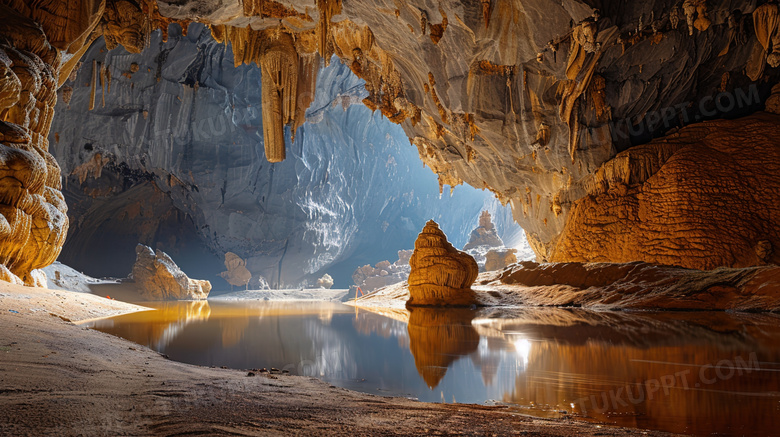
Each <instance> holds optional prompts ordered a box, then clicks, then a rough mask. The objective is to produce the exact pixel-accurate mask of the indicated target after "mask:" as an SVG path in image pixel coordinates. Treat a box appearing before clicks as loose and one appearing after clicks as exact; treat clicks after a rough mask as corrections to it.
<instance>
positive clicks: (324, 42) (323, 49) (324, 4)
mask: <svg viewBox="0 0 780 437" xmlns="http://www.w3.org/2000/svg"><path fill="white" fill-rule="evenodd" d="M317 8H318V9H319V14H320V18H319V21H318V22H317V51H318V52H319V53H320V56H322V57H323V58H324V59H325V64H328V63H329V62H330V55H331V53H329V52H328V39H329V38H330V24H331V19H332V18H333V16H334V15H338V14H339V13H341V0H317Z"/></svg>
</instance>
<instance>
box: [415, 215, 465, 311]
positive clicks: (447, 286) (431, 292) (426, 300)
mask: <svg viewBox="0 0 780 437" xmlns="http://www.w3.org/2000/svg"><path fill="white" fill-rule="evenodd" d="M409 265H410V266H411V267H412V270H411V273H410V274H409V294H410V297H409V300H408V301H407V303H406V305H407V306H419V305H432V306H469V305H473V304H474V303H475V302H476V300H475V298H474V292H473V291H472V290H471V284H473V283H474V280H475V279H476V278H477V274H478V273H479V267H478V266H477V262H476V261H474V258H472V257H471V256H470V255H469V254H467V253H465V252H461V251H459V250H457V249H455V248H454V247H453V246H452V244H450V242H449V241H447V236H446V235H445V234H444V232H442V231H441V229H439V225H438V224H436V222H434V221H433V220H429V221H428V223H426V225H425V228H423V230H422V232H420V235H419V236H418V237H417V241H415V243H414V253H413V254H412V258H411V259H410V260H409Z"/></svg>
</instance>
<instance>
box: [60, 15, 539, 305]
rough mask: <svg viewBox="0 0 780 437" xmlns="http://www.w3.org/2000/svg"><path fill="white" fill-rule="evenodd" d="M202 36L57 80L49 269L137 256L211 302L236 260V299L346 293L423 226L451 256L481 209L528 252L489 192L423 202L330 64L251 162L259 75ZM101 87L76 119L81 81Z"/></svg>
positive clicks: (349, 80) (402, 154)
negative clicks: (61, 91) (299, 111)
mask: <svg viewBox="0 0 780 437" xmlns="http://www.w3.org/2000/svg"><path fill="white" fill-rule="evenodd" d="M232 56H233V54H232V46H230V45H227V46H225V45H223V44H219V43H217V42H216V41H214V39H213V38H212V36H211V34H210V31H209V29H208V28H207V27H205V26H203V25H200V24H191V25H190V26H189V29H188V32H187V35H186V36H185V35H183V34H182V32H181V29H180V28H179V27H178V25H171V27H170V30H169V36H168V40H167V41H162V38H161V35H160V32H159V31H158V32H155V33H154V34H153V35H152V37H151V40H150V44H149V47H148V48H147V49H145V50H144V51H143V52H142V53H140V54H131V53H128V52H127V51H125V50H124V48H122V47H121V46H119V47H117V48H115V49H113V50H108V49H107V48H106V47H105V43H104V42H103V40H102V39H99V40H97V41H96V42H95V43H93V45H92V46H91V47H90V49H89V50H88V51H87V52H86V53H85V55H84V57H83V59H82V66H81V68H80V69H79V70H78V72H77V73H76V74H75V75H74V77H72V78H71V79H72V80H69V81H68V82H66V87H67V89H69V95H68V98H67V99H60V102H59V103H58V105H57V107H56V112H55V114H56V115H55V119H54V122H53V126H52V129H51V135H50V137H51V140H50V141H51V150H52V153H53V154H54V156H55V157H56V158H57V159H58V162H59V163H60V165H61V167H62V172H63V180H64V183H63V192H64V195H65V199H66V201H67V203H68V205H69V215H70V218H71V226H70V230H69V233H68V238H67V239H66V243H65V246H64V247H63V250H62V253H61V255H60V257H59V261H60V262H62V263H64V264H67V265H70V266H72V267H74V268H76V269H77V270H80V271H82V272H84V273H86V274H88V275H91V276H96V277H109V276H110V277H124V276H126V275H127V274H128V272H129V270H130V268H131V266H132V264H133V262H134V260H135V246H136V244H138V243H141V244H145V245H148V246H150V247H152V248H155V249H160V250H163V251H165V252H166V253H168V254H169V255H171V256H172V257H173V259H174V260H175V261H176V262H177V264H178V265H179V266H180V267H181V268H182V270H183V271H184V272H185V273H187V274H188V275H190V276H192V277H198V278H201V279H208V280H210V281H211V282H212V283H213V284H214V288H215V294H219V293H220V292H221V291H225V290H228V291H229V290H230V288H231V287H230V286H229V285H228V284H227V283H226V282H224V281H223V280H222V279H221V278H220V277H219V273H220V272H221V271H223V270H224V265H223V260H224V254H225V253H226V252H234V253H236V254H238V255H239V256H240V257H242V258H244V259H247V267H248V268H249V270H250V271H251V272H252V274H253V280H252V281H251V282H250V284H249V286H250V288H251V287H260V286H262V282H260V278H262V280H264V281H267V283H268V284H269V285H270V286H271V287H272V288H284V287H299V286H312V285H313V284H314V283H315V282H316V279H317V278H319V277H320V276H322V275H323V274H325V273H327V274H329V275H331V276H332V277H333V278H334V282H335V283H334V287H336V288H347V287H349V286H351V285H353V280H352V278H351V275H352V273H353V272H354V271H355V269H356V268H357V267H359V266H362V265H365V264H371V265H373V264H376V263H377V262H379V261H382V260H389V261H390V262H391V263H392V262H393V261H395V260H396V259H398V253H397V252H398V251H399V250H402V249H411V248H413V247H414V240H415V238H416V236H417V233H418V232H419V231H420V229H421V228H422V225H423V224H424V223H425V221H427V220H428V219H434V220H436V221H437V222H439V223H440V224H441V226H442V228H443V229H444V230H445V232H446V233H447V234H448V236H449V238H450V241H451V242H452V243H453V244H454V245H455V246H456V247H463V245H465V244H466V241H467V239H468V237H469V233H470V232H471V230H472V229H474V228H475V227H476V226H477V221H478V216H479V214H480V212H481V211H482V210H487V211H489V212H490V213H491V214H492V216H493V221H494V222H495V224H496V227H497V231H498V234H499V235H500V237H501V238H502V239H503V240H504V243H505V245H506V246H507V247H513V248H518V249H519V252H520V253H522V254H523V255H524V256H525V257H528V256H530V253H531V251H530V248H529V247H528V245H527V242H526V240H525V235H524V233H523V231H522V229H521V228H520V227H519V226H518V225H517V224H516V223H515V222H514V220H513V217H512V212H511V210H510V208H508V207H504V206H502V205H501V204H500V203H499V202H498V201H497V200H496V199H495V198H494V196H493V194H492V193H490V192H489V191H480V190H475V189H473V188H472V187H470V186H468V185H463V186H459V187H457V188H455V189H454V191H452V193H451V194H450V193H449V192H448V190H447V189H448V188H449V187H445V192H444V194H441V195H440V193H439V190H438V182H437V177H436V175H435V174H434V173H433V172H431V171H430V169H428V168H425V167H424V165H423V164H422V163H421V161H420V158H419V156H418V151H417V148H416V147H414V146H412V145H410V143H409V140H408V138H407V136H406V135H405V133H404V132H403V130H402V129H401V128H400V127H399V126H398V125H395V124H393V123H391V122H390V121H388V120H387V119H386V118H384V116H382V115H381V114H380V113H379V112H378V111H377V112H372V111H371V110H369V109H368V108H366V107H365V106H364V105H363V104H362V103H361V99H362V98H364V97H365V96H366V95H367V92H366V91H365V86H364V81H363V80H362V79H359V78H357V77H356V76H355V75H354V74H353V73H352V71H350V69H349V68H347V67H346V66H344V65H343V64H342V63H341V62H340V61H339V60H338V58H335V57H334V58H333V59H332V60H331V62H330V64H329V65H328V66H324V65H322V66H321V67H320V70H319V73H318V76H317V89H316V93H315V98H314V102H313V103H312V104H311V105H310V107H309V109H308V111H307V113H306V120H307V121H306V123H304V124H303V125H302V126H301V127H300V128H299V129H298V131H297V133H296V136H295V138H294V140H293V138H292V135H291V132H290V129H289V127H288V128H287V129H286V134H285V135H286V143H287V149H288V159H287V160H285V161H283V162H281V163H275V164H271V163H268V162H267V161H266V160H265V155H264V150H263V136H262V131H263V129H262V123H263V120H262V117H261V114H260V110H259V109H260V100H261V99H260V93H261V85H260V82H261V81H260V75H261V73H260V68H259V67H257V66H256V65H254V64H253V65H251V66H248V65H242V66H239V67H235V66H234V65H233V59H232ZM93 68H98V69H100V71H102V73H100V75H101V77H103V76H106V77H110V79H106V80H105V81H104V82H105V83H103V82H101V86H100V87H98V89H97V91H96V95H95V97H94V99H95V102H96V104H95V107H94V108H93V109H92V110H90V109H89V107H90V102H91V99H92V98H93V97H92V96H91V78H92V74H93V72H92V69H93Z"/></svg>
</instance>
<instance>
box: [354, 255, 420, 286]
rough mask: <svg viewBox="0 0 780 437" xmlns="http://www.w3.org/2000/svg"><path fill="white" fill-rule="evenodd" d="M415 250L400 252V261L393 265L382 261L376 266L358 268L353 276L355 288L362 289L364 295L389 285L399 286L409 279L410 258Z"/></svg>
mask: <svg viewBox="0 0 780 437" xmlns="http://www.w3.org/2000/svg"><path fill="white" fill-rule="evenodd" d="M412 252H414V251H413V250H399V251H398V260H397V261H396V262H394V263H392V264H390V261H387V260H385V261H380V262H378V263H376V266H374V267H371V266H370V265H365V266H363V267H358V269H357V270H355V273H353V274H352V279H353V280H354V281H355V287H360V290H362V291H363V293H370V292H372V291H374V290H376V289H379V288H382V287H386V286H388V285H392V284H397V283H399V282H402V281H405V280H407V279H408V278H409V270H410V267H409V258H410V257H411V256H412ZM355 291H356V290H355V289H354V288H353V289H351V290H350V294H354V293H355Z"/></svg>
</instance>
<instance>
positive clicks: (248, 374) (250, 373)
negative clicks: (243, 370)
mask: <svg viewBox="0 0 780 437" xmlns="http://www.w3.org/2000/svg"><path fill="white" fill-rule="evenodd" d="M246 376H255V372H249V373H247V374H246Z"/></svg>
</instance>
